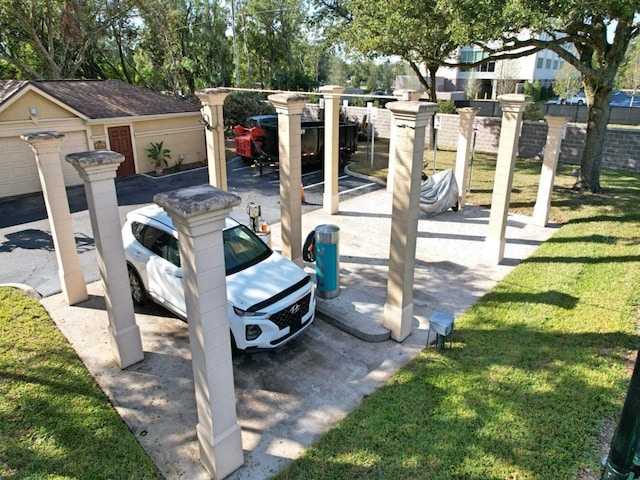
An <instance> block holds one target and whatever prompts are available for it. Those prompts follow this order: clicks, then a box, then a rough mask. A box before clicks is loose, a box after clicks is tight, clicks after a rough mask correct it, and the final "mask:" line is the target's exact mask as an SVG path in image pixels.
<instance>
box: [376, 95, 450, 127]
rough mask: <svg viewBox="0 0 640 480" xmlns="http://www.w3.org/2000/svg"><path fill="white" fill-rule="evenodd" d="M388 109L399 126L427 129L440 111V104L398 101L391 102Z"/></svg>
mask: <svg viewBox="0 0 640 480" xmlns="http://www.w3.org/2000/svg"><path fill="white" fill-rule="evenodd" d="M385 106H386V108H387V109H388V110H390V111H391V114H392V115H393V118H394V120H395V121H396V125H397V126H408V127H413V128H416V127H426V126H427V125H428V123H429V118H431V117H432V116H433V115H434V114H435V113H436V112H437V111H438V104H437V103H433V102H418V101H398V102H389V103H387V104H386V105H385Z"/></svg>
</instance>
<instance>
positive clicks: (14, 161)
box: [0, 131, 88, 198]
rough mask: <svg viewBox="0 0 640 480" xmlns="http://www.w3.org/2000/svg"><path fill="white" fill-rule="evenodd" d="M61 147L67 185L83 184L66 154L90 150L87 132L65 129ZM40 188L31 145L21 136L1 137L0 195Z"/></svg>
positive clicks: (61, 160)
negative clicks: (65, 158) (67, 159)
mask: <svg viewBox="0 0 640 480" xmlns="http://www.w3.org/2000/svg"><path fill="white" fill-rule="evenodd" d="M60 150H61V152H60V162H61V164H62V172H63V175H64V181H65V185H67V186H71V185H78V184H81V183H82V180H81V179H80V176H79V175H78V172H77V171H76V169H75V168H73V167H72V166H71V165H70V164H69V163H67V162H66V161H65V160H64V156H65V155H66V154H67V153H74V152H86V151H87V150H88V148H87V136H86V134H85V132H84V131H82V132H67V133H65V138H64V140H63V141H62V144H61V146H60ZM40 191H42V187H41V185H40V177H39V176H38V168H37V167H36V160H35V156H34V154H33V151H32V150H31V147H30V146H29V145H28V144H27V143H26V142H25V141H24V140H22V139H20V138H19V137H5V138H3V137H0V198H2V197H10V196H14V195H24V194H25V193H33V192H40Z"/></svg>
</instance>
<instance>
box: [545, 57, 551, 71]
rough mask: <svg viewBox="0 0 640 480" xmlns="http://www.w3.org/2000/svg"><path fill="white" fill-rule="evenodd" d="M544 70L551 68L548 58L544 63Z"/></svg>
mask: <svg viewBox="0 0 640 480" xmlns="http://www.w3.org/2000/svg"><path fill="white" fill-rule="evenodd" d="M545 68H546V69H547V70H549V69H550V68H551V59H550V58H547V63H546V65H545Z"/></svg>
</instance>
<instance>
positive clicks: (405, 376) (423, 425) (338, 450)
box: [275, 318, 637, 479]
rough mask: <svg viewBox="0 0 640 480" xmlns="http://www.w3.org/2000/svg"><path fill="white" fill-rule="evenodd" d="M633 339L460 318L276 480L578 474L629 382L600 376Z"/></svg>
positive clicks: (593, 464) (592, 460)
mask: <svg viewBox="0 0 640 480" xmlns="http://www.w3.org/2000/svg"><path fill="white" fill-rule="evenodd" d="M636 342H637V338H636V336H634V335H627V334H624V333H612V334H600V333H582V334H564V333H553V332H543V331H541V330H537V329H535V328H531V327H529V326H527V325H509V326H505V325H501V326H500V327H499V328H495V325H492V324H491V322H490V320H487V319H480V318H477V319H476V320H475V321H473V322H469V321H467V322H463V323H462V324H461V325H460V326H459V328H457V329H456V336H455V343H454V348H453V349H445V350H444V351H442V352H437V351H436V350H434V349H430V350H426V351H425V352H424V353H423V354H422V355H421V356H419V357H418V358H417V360H416V361H415V362H413V363H411V364H410V365H409V366H408V367H407V368H405V369H404V370H402V371H401V372H400V373H399V374H397V375H396V376H395V377H394V378H393V379H392V381H390V382H389V383H388V384H387V385H385V386H384V387H383V388H381V389H380V390H378V391H377V392H376V393H375V394H374V395H372V396H371V397H369V398H367V399H366V400H365V402H364V403H363V404H362V406H361V407H360V408H358V409H357V410H356V411H355V412H352V413H351V414H350V415H349V417H347V418H346V419H345V420H344V421H343V422H342V423H341V424H340V425H339V426H338V427H337V428H334V429H333V430H331V431H330V432H329V433H328V434H327V435H326V436H325V437H323V439H322V440H321V441H319V442H318V443H317V444H316V445H315V446H314V447H313V448H312V449H310V450H309V451H308V452H307V453H306V454H305V455H304V456H303V458H302V459H300V460H298V461H296V462H295V463H294V464H293V465H292V466H291V468H290V469H289V470H286V471H285V472H283V474H282V475H279V476H277V477H275V478H278V479H288V478H303V477H304V478H316V479H317V478H326V479H329V478H367V479H386V478H437V479H457V478H465V479H504V478H536V479H549V478H575V477H576V473H577V471H578V470H579V469H581V468H583V467H584V466H585V465H587V466H588V467H590V468H597V461H598V455H597V452H595V451H593V449H594V447H593V444H592V441H593V440H592V439H593V438H594V436H595V434H596V432H597V431H598V428H599V426H600V421H601V419H602V418H604V417H606V416H609V415H612V413H613V412H614V411H616V410H617V409H618V408H619V398H618V395H619V392H620V391H621V390H622V389H623V387H624V384H625V382H626V380H625V376H624V375H623V374H622V375H617V376H616V377H615V379H614V380H613V381H611V378H608V379H603V378H602V373H603V372H604V371H606V370H608V369H610V368H611V363H612V362H619V363H623V362H624V360H625V354H626V353H627V352H628V351H627V350H626V348H632V346H634V345H635V343H636ZM338 446H339V447H338ZM585 451H587V452H588V451H593V453H592V455H591V456H589V455H587V456H585V454H584V452H585Z"/></svg>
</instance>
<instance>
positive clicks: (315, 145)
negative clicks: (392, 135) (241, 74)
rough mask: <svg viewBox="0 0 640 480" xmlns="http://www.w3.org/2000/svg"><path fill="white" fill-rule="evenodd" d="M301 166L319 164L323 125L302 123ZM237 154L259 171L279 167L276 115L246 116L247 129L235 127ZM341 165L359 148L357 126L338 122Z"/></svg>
mask: <svg viewBox="0 0 640 480" xmlns="http://www.w3.org/2000/svg"><path fill="white" fill-rule="evenodd" d="M301 127H302V132H301V133H302V137H301V148H302V159H301V160H302V164H303V165H304V164H306V163H311V162H317V161H321V160H322V159H323V156H324V122H302V125H301ZM234 132H235V134H236V137H235V148H236V155H238V156H240V157H242V158H244V159H245V160H249V161H252V162H253V163H254V164H255V165H256V167H258V168H259V169H260V175H262V172H263V170H264V167H272V168H278V166H279V162H278V155H279V150H278V117H277V115H256V116H254V117H249V123H248V125H247V126H243V125H237V126H236V127H235V128H234ZM339 137H340V138H339V143H338V145H339V155H340V164H341V165H344V164H345V163H346V162H347V160H349V158H350V157H351V154H352V153H353V152H355V151H356V150H357V149H358V124H357V123H351V122H340V125H339Z"/></svg>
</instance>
